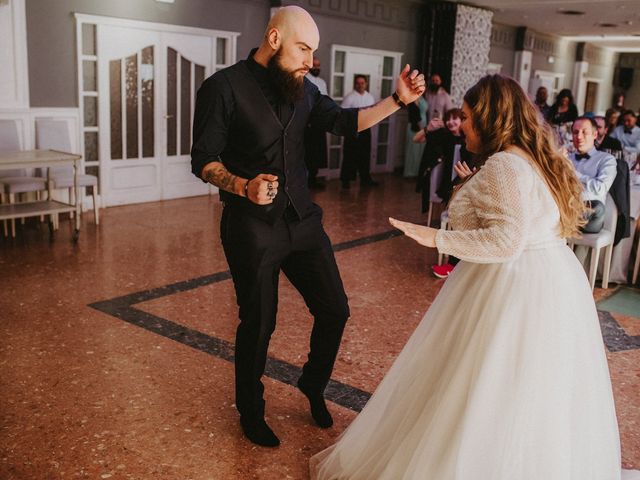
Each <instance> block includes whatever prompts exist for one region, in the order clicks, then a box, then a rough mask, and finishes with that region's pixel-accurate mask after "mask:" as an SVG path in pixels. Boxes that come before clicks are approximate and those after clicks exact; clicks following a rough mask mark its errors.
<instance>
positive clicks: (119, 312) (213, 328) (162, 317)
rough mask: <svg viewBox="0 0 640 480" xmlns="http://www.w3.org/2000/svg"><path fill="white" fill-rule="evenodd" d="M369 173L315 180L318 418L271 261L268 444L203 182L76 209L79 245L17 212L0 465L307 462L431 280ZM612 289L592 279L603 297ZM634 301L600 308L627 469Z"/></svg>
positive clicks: (399, 200) (2, 363)
mask: <svg viewBox="0 0 640 480" xmlns="http://www.w3.org/2000/svg"><path fill="white" fill-rule="evenodd" d="M381 180H382V183H383V185H382V186H381V187H379V188H372V189H367V190H360V189H358V188H352V189H351V190H349V191H346V192H345V191H342V190H340V188H339V182H338V181H333V182H329V186H328V188H327V190H325V191H321V192H316V193H315V194H314V195H315V197H316V201H317V202H318V203H319V204H320V205H321V206H322V207H323V208H324V211H325V217H324V223H325V228H326V230H327V232H328V233H329V236H330V237H331V239H332V241H333V243H334V245H335V247H336V258H337V261H338V264H339V267H340V270H341V273H342V277H343V281H344V283H345V288H346V290H347V293H348V295H349V298H350V306H351V310H352V318H351V319H350V321H349V323H348V326H347V329H346V332H345V337H344V341H343V344H342V348H341V352H340V356H339V359H338V361H337V363H336V367H335V371H334V375H333V381H332V383H331V384H330V386H329V389H328V392H327V393H328V397H329V398H330V399H331V400H332V401H331V403H330V409H331V411H332V413H333V415H334V419H335V425H334V427H333V428H331V429H329V430H321V429H319V428H317V427H314V426H312V425H311V423H310V420H311V419H310V415H309V413H308V408H307V407H308V404H307V402H306V399H305V398H304V397H303V396H302V394H301V393H300V392H299V391H298V390H297V389H296V388H294V387H293V386H292V385H293V384H294V383H295V380H296V379H297V376H298V373H299V368H300V366H301V365H302V364H303V363H304V360H305V358H306V353H307V349H306V345H307V344H308V337H309V333H310V325H311V317H310V315H309V314H308V312H307V310H306V308H305V307H304V304H303V301H302V299H301V298H300V296H299V295H298V294H297V292H296V291H295V290H294V289H293V287H291V285H290V284H289V283H288V282H287V281H286V279H285V278H284V277H282V281H281V291H280V306H279V312H278V326H277V329H276V332H275V334H274V336H273V339H272V342H271V346H270V350H269V355H270V361H269V365H268V369H267V373H268V376H267V377H266V378H265V386H266V400H267V415H268V421H269V423H270V424H271V426H272V427H273V428H274V430H275V431H276V432H277V433H278V435H279V436H280V438H281V440H282V445H281V447H280V448H278V449H263V448H260V447H256V446H254V445H253V444H251V443H248V442H247V441H245V440H244V438H243V437H242V435H241V432H240V428H239V424H238V420H237V414H236V411H235V408H234V406H233V364H232V363H231V360H232V353H233V339H234V332H235V327H236V324H237V307H236V304H235V297H234V293H233V286H232V282H231V280H230V278H229V275H228V273H227V270H228V269H227V265H226V261H225V259H224V256H223V253H222V249H221V246H220V241H219V236H218V223H219V220H220V213H221V206H220V203H219V202H218V200H217V196H212V197H195V198H190V199H181V200H172V201H166V202H157V203H149V204H141V205H131V206H125V207H117V208H109V209H105V210H103V211H102V215H101V224H100V226H99V227H96V226H95V225H94V224H93V222H92V216H91V215H85V218H84V219H83V227H82V232H81V235H80V240H79V242H78V244H77V245H74V244H73V243H72V242H71V227H70V225H69V222H68V221H67V220H63V221H62V222H61V229H60V231H59V232H58V233H57V235H56V238H55V240H54V241H53V242H50V241H49V238H48V230H47V228H46V227H40V226H39V225H38V224H36V223H33V222H28V223H27V225H26V226H25V227H24V228H22V229H20V231H19V233H18V237H17V239H16V240H13V241H12V240H10V239H7V238H0V271H1V272H2V275H0V335H2V339H3V341H2V342H1V343H0V479H34V480H36V479H37V480H40V479H47V480H48V479H64V478H70V479H76V478H87V479H94V478H96V479H102V478H104V479H106V478H113V479H120V478H122V479H128V478H131V479H180V480H182V479H193V480H199V479H215V480H218V479H242V480H244V479H265V480H271V479H274V480H275V479H278V480H280V479H287V478H290V479H296V480H299V479H305V478H308V475H307V461H308V458H309V456H311V455H312V454H313V453H315V452H317V451H319V450H321V449H322V448H324V447H326V446H328V445H329V444H331V443H332V442H333V441H334V440H335V438H336V437H337V436H338V435H339V434H340V432H341V431H342V430H344V428H346V426H347V425H348V424H349V423H350V422H351V420H352V419H353V418H354V417H355V415H356V414H357V411H358V410H359V409H360V408H361V407H362V405H363V404H364V403H365V402H366V400H367V398H368V396H369V395H370V392H372V391H373V390H374V389H375V387H376V385H377V384H378V382H379V381H380V379H381V378H382V376H383V375H384V373H385V372H386V371H387V369H388V368H389V366H390V365H391V363H392V362H393V360H394V358H395V357H396V355H397V354H398V353H399V351H400V350H401V348H402V346H403V345H404V343H405V342H406V340H407V338H408V337H409V335H410V334H411V332H412V331H413V329H414V328H415V326H416V325H417V323H418V322H419V321H420V319H421V318H422V316H423V314H424V312H425V311H426V309H427V308H428V307H429V305H430V304H431V302H432V301H433V299H434V298H435V296H436V294H437V293H438V291H439V289H440V287H441V286H442V285H443V283H444V280H438V279H436V278H433V277H431V276H430V273H429V266H430V265H431V264H433V263H434V262H435V260H436V254H435V252H434V251H429V250H426V249H424V248H422V247H420V246H418V245H417V244H415V242H413V241H410V240H408V239H406V238H402V237H400V236H398V235H397V234H396V233H395V232H394V231H393V230H392V229H391V227H390V226H389V224H388V223H387V217H388V216H390V215H393V216H397V217H399V218H402V219H406V220H409V221H423V218H424V217H423V216H422V215H421V214H420V212H419V196H418V195H417V194H416V193H415V192H414V188H413V182H412V181H409V180H405V179H402V178H400V177H397V176H393V175H385V176H383V177H381ZM620 289H621V287H614V288H610V289H608V290H606V291H605V290H602V289H596V291H595V292H594V296H595V298H596V300H597V301H600V300H602V301H603V305H604V306H606V303H605V302H604V300H605V299H607V298H608V297H611V295H615V294H616V292H619V291H620ZM626 290H627V289H625V295H628V292H627V291H626ZM628 290H629V291H630V292H631V293H630V294H631V295H632V296H633V295H640V293H638V292H639V291H638V290H637V289H633V288H631V289H628ZM611 299H612V300H613V299H614V298H613V297H611ZM611 303H612V302H609V304H611ZM631 313H634V312H633V311H632V312H631ZM637 317H638V315H632V314H630V312H628V311H626V313H625V312H624V311H623V312H619V311H616V310H615V309H614V308H609V309H607V310H604V309H603V310H601V312H600V319H601V325H602V329H603V335H604V339H605V343H606V345H607V347H608V349H607V356H608V359H609V366H610V370H611V375H612V379H613V386H614V395H615V399H616V407H617V413H618V419H619V424H620V431H621V437H622V448H623V451H622V453H623V465H624V466H625V467H627V468H636V469H638V468H640V319H638V318H637Z"/></svg>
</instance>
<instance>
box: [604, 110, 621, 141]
mask: <svg viewBox="0 0 640 480" xmlns="http://www.w3.org/2000/svg"><path fill="white" fill-rule="evenodd" d="M619 118H620V112H619V111H618V110H616V109H615V108H608V109H607V111H606V112H605V114H604V119H605V121H606V123H607V135H611V134H612V133H613V131H614V130H615V129H616V127H617V126H618V120H619Z"/></svg>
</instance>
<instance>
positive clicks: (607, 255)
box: [568, 194, 618, 290]
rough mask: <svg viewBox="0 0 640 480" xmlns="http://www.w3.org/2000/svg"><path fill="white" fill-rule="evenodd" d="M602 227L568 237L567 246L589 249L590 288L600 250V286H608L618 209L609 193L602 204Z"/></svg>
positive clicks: (593, 284)
mask: <svg viewBox="0 0 640 480" xmlns="http://www.w3.org/2000/svg"><path fill="white" fill-rule="evenodd" d="M604 209H605V213H604V227H602V230H600V231H599V232H598V233H583V234H582V237H581V238H570V239H568V243H569V246H570V247H571V248H572V249H573V248H574V247H576V246H579V245H580V246H584V247H587V248H589V250H590V253H591V255H590V261H589V284H590V285H591V290H593V289H594V287H595V284H596V272H597V270H598V260H599V259H600V250H601V249H602V248H604V249H605V251H604V267H603V271H602V288H607V287H608V286H609V271H610V270H611V255H612V254H613V241H614V237H615V234H616V225H617V224H618V209H617V208H616V204H615V202H614V201H613V198H612V197H611V195H609V194H607V200H606V202H605V205H604Z"/></svg>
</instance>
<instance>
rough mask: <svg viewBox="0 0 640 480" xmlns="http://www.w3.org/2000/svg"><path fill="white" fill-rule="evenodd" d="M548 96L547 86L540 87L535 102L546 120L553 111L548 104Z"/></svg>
mask: <svg viewBox="0 0 640 480" xmlns="http://www.w3.org/2000/svg"><path fill="white" fill-rule="evenodd" d="M547 98H549V91H548V90H547V87H538V90H537V91H536V100H535V104H536V107H538V110H540V113H541V114H542V118H544V119H545V120H547V119H548V118H549V112H550V111H551V107H550V106H549V105H548V104H547Z"/></svg>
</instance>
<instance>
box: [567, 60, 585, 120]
mask: <svg viewBox="0 0 640 480" xmlns="http://www.w3.org/2000/svg"><path fill="white" fill-rule="evenodd" d="M588 71H589V62H576V63H575V65H574V67H573V83H572V84H571V91H572V92H573V99H574V101H575V102H576V105H579V107H578V110H579V111H581V109H582V107H584V98H585V95H586V93H587V82H586V80H585V77H586V76H587V72H588Z"/></svg>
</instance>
